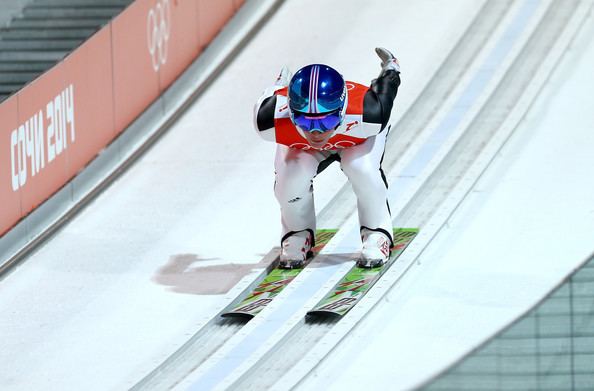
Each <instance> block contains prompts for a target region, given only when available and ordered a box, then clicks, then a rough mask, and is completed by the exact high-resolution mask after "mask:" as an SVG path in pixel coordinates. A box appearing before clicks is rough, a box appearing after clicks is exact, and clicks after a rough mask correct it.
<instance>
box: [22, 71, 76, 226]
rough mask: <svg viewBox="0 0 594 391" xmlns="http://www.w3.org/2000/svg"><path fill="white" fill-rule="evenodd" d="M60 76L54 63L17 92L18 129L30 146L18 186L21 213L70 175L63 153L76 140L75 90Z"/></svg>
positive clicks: (30, 207) (35, 205) (50, 192)
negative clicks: (24, 172)
mask: <svg viewBox="0 0 594 391" xmlns="http://www.w3.org/2000/svg"><path fill="white" fill-rule="evenodd" d="M64 76H65V74H64V68H63V67H61V66H60V65H58V66H56V67H54V68H52V69H51V70H50V71H48V72H46V73H45V74H43V75H42V76H41V77H39V78H38V79H36V80H35V81H33V82H32V83H31V84H29V85H27V86H26V87H25V88H23V89H22V90H21V91H20V92H19V93H18V94H17V97H18V104H19V116H18V118H19V129H20V127H21V126H25V127H26V132H27V135H28V140H27V144H28V146H29V148H30V149H29V152H30V154H28V157H27V160H26V164H27V173H26V180H25V181H24V183H22V184H21V186H20V189H21V194H22V203H21V205H22V211H23V214H24V215H26V214H28V213H29V212H30V211H31V210H33V209H34V208H36V207H37V206H38V205H39V204H41V203H42V202H43V201H45V200H46V199H47V198H48V197H49V196H50V195H51V194H53V193H54V192H55V191H57V190H58V189H60V188H61V187H62V186H63V185H64V184H65V183H66V182H67V181H68V180H69V179H70V177H71V176H72V175H71V174H69V173H68V156H67V155H68V153H69V151H70V150H71V149H72V148H73V143H74V142H75V140H76V122H75V116H74V111H75V110H74V108H75V100H74V97H75V94H76V90H75V87H74V86H73V85H72V84H67V83H66V82H65V80H66V79H65V77H64Z"/></svg>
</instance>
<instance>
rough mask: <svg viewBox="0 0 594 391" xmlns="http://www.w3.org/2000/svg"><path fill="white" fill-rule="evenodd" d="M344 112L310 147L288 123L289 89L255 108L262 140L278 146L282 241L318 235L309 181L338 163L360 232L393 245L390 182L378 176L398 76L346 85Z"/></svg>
mask: <svg viewBox="0 0 594 391" xmlns="http://www.w3.org/2000/svg"><path fill="white" fill-rule="evenodd" d="M346 85H347V110H346V116H345V118H344V120H343V122H342V124H341V125H340V126H339V127H338V128H337V129H336V130H335V132H334V134H333V135H332V137H331V138H330V139H329V140H328V142H327V143H326V145H324V146H323V147H322V148H320V149H315V148H313V147H312V146H311V145H310V144H309V143H308V141H307V140H306V139H305V137H304V136H303V133H302V130H301V129H299V128H298V127H296V126H295V125H294V124H293V123H292V122H291V119H290V116H289V109H288V102H287V88H286V87H281V86H275V87H272V88H269V89H268V90H267V91H266V92H265V93H264V95H263V96H262V97H261V98H260V99H259V100H258V103H257V104H256V107H255V113H254V120H255V126H256V129H257V131H258V133H259V134H260V136H261V137H262V138H264V139H265V140H268V141H274V142H276V143H277V144H278V146H277V150H276V158H275V173H276V182H275V186H274V191H275V195H276V198H277V200H278V202H279V204H280V208H281V220H282V221H281V223H282V238H281V242H282V241H283V240H284V239H285V238H286V237H288V236H289V235H292V234H293V233H295V232H298V231H303V230H308V231H310V232H311V234H312V237H313V236H314V233H315V230H316V216H315V209H314V195H313V178H314V177H315V176H316V175H317V174H319V173H320V172H321V171H322V170H323V169H325V168H326V167H327V166H328V165H329V164H330V163H332V162H333V161H339V162H340V165H341V169H342V171H343V172H344V173H345V174H346V176H347V178H348V180H349V182H350V183H351V185H352V187H353V190H354V192H355V195H356V197H357V207H358V213H359V223H360V225H361V228H367V229H370V230H372V231H380V232H383V233H385V234H386V235H387V236H388V237H389V238H390V240H392V218H391V216H390V206H389V204H388V197H387V191H388V183H387V181H386V177H385V175H384V172H383V171H382V160H383V155H384V149H385V144H386V138H387V137H388V133H389V130H390V127H389V126H388V120H389V118H390V113H391V111H392V106H393V102H394V99H395V97H396V94H397V92H398V86H399V85H400V73H399V72H396V71H394V70H391V71H387V72H383V73H382V75H380V77H378V78H377V79H375V80H373V81H372V83H371V87H366V86H364V85H361V84H358V83H354V82H351V81H347V82H346Z"/></svg>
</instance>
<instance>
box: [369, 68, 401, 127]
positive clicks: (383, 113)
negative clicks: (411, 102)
mask: <svg viewBox="0 0 594 391" xmlns="http://www.w3.org/2000/svg"><path fill="white" fill-rule="evenodd" d="M398 86H400V72H396V71H387V72H385V73H384V74H383V75H381V76H380V77H378V78H377V79H375V80H373V81H372V82H371V87H369V90H367V92H366V93H365V97H364V98H363V122H367V123H375V124H382V130H383V129H384V128H385V127H386V125H387V124H388V121H389V120H390V113H391V112H392V106H393V105H394V99H395V98H396V94H397V93H398Z"/></svg>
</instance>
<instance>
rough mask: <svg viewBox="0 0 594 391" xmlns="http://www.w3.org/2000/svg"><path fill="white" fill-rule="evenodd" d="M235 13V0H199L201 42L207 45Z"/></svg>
mask: <svg viewBox="0 0 594 391" xmlns="http://www.w3.org/2000/svg"><path fill="white" fill-rule="evenodd" d="M234 13H235V4H234V3H233V0H198V27H199V29H200V42H202V44H203V45H207V44H208V43H209V42H210V41H212V40H213V39H214V37H215V36H216V35H217V33H218V32H219V31H220V30H221V28H223V26H224V25H225V23H227V21H228V20H229V19H230V18H231V17H232V16H233V14H234Z"/></svg>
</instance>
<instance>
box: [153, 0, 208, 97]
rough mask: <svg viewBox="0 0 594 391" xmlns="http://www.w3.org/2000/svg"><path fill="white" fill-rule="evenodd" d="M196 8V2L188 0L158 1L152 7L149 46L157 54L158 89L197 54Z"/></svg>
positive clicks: (174, 76) (184, 67)
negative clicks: (159, 81)
mask: <svg viewBox="0 0 594 391" xmlns="http://www.w3.org/2000/svg"><path fill="white" fill-rule="evenodd" d="M197 7H198V3H197V2H196V1H188V0H184V1H181V0H159V1H157V2H156V5H155V6H154V7H153V10H154V12H153V14H152V15H151V16H150V17H149V25H148V29H149V36H150V37H151V39H150V40H149V47H151V48H154V49H153V50H154V51H155V52H157V54H158V55H157V56H156V57H158V62H157V64H158V67H159V75H160V80H161V84H160V85H161V91H163V90H165V89H166V88H167V87H169V86H170V85H171V83H173V82H174V81H175V79H177V77H178V76H179V75H180V74H181V73H182V72H183V71H184V70H185V69H186V68H187V67H188V66H189V65H190V64H191V63H192V61H194V59H195V58H196V57H197V56H198V54H199V53H200V50H201V45H200V36H199V33H198V31H199V30H198V16H197ZM153 15H154V16H153Z"/></svg>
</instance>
